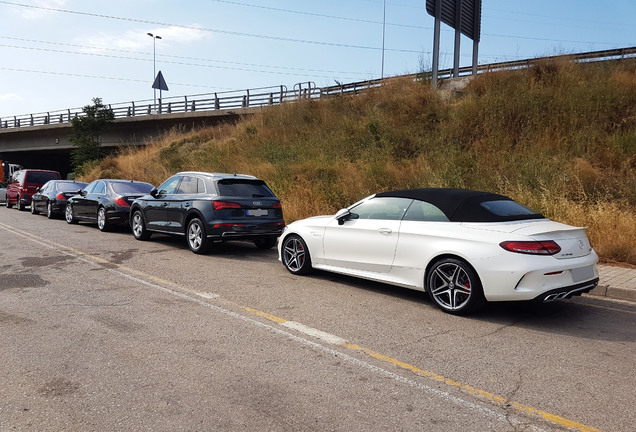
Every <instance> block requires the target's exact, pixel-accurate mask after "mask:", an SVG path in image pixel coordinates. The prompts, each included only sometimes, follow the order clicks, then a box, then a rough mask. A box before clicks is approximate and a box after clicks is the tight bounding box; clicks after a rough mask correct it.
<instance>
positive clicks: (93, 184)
mask: <svg viewBox="0 0 636 432" xmlns="http://www.w3.org/2000/svg"><path fill="white" fill-rule="evenodd" d="M96 184H97V182H96V181H94V182H91V183H89V184H88V186H86V188H85V189H84V192H86V193H87V194H89V193H92V192H93V189H95V185H96Z"/></svg>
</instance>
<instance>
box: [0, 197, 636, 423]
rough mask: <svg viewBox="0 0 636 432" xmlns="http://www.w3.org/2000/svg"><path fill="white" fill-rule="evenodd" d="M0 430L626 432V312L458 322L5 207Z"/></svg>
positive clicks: (579, 305)
mask: <svg viewBox="0 0 636 432" xmlns="http://www.w3.org/2000/svg"><path fill="white" fill-rule="evenodd" d="M0 259H1V263H2V266H1V267H0V329H1V331H0V431H9V430H11V431H13V430H22V431H61V430H69V431H71V430H72V431H80V430H81V431H133V430H135V431H137V430H139V431H142V430H143V431H150V430H152V431H180V430H183V431H208V430H209V431H214V430H218V431H237V430H240V431H243V430H265V431H375V430H383V431H386V430H391V431H393V430H400V431H415V430H417V431H456V430H470V431H521V430H522V431H534V430H536V431H541V430H543V431H551V430H572V429H568V428H573V430H581V431H590V430H606V431H626V432H627V431H633V430H635V429H636V411H635V410H634V409H633V405H634V401H636V374H635V373H634V359H635V358H636V305H634V304H629V303H619V302H611V301H607V300H597V299H592V298H577V299H574V300H571V301H565V302H561V303H554V304H550V305H545V306H542V307H537V306H530V305H526V304H516V303H505V304H493V305H488V306H487V307H486V308H485V309H484V310H483V311H481V312H480V313H478V314H476V315H473V316H470V317H455V316H451V315H447V314H444V313H443V312H441V311H439V310H438V309H436V308H435V307H434V306H433V305H432V304H431V302H430V301H429V300H428V298H427V297H426V295H425V294H423V293H419V292H415V291H410V290H405V289H400V288H395V287H391V286H387V285H382V284H376V283H371V282H367V281H361V280H356V279H352V278H348V277H342V276H338V275H332V274H327V273H318V274H315V275H312V276H310V277H298V276H293V275H291V274H289V273H288V272H287V271H286V270H285V269H284V268H283V266H282V265H281V264H280V263H279V262H278V261H277V260H276V253H275V251H274V250H273V249H272V250H269V251H261V250H258V249H256V248H255V247H254V246H253V245H251V244H250V243H241V242H236V243H228V244H226V245H223V246H222V247H221V248H219V249H218V250H217V251H215V252H212V253H210V254H208V255H205V256H198V255H195V254H193V253H191V252H190V251H189V249H187V247H186V246H185V242H184V241H183V240H182V239H177V238H171V237H167V236H159V235H153V237H152V239H151V240H150V241H148V242H140V241H136V240H135V239H134V238H133V236H132V235H131V234H130V233H129V232H128V231H127V230H126V229H121V230H117V231H116V232H112V233H101V232H100V231H99V230H98V229H97V228H96V226H93V225H87V224H79V225H72V226H71V225H67V224H66V222H64V221H63V220H53V221H51V220H48V219H47V218H46V217H43V216H33V215H31V214H30V213H28V212H18V211H17V210H15V209H6V208H5V207H4V206H0Z"/></svg>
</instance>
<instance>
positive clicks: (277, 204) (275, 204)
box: [272, 201, 283, 209]
mask: <svg viewBox="0 0 636 432" xmlns="http://www.w3.org/2000/svg"><path fill="white" fill-rule="evenodd" d="M272 208H273V209H282V208H283V206H282V205H281V204H280V201H277V202H275V203H274V205H273V206H272Z"/></svg>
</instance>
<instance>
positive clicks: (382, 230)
mask: <svg viewBox="0 0 636 432" xmlns="http://www.w3.org/2000/svg"><path fill="white" fill-rule="evenodd" d="M378 232H379V233H380V234H384V235H389V234H391V233H392V232H393V230H392V229H391V228H378Z"/></svg>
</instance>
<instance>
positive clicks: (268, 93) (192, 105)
mask: <svg viewBox="0 0 636 432" xmlns="http://www.w3.org/2000/svg"><path fill="white" fill-rule="evenodd" d="M634 56H636V47H629V48H618V49H611V50H603V51H590V52H584V53H578V54H571V55H559V56H549V57H538V58H533V59H526V60H515V61H508V62H499V63H490V64H483V65H479V66H477V72H478V73H483V72H495V71H501V70H510V69H520V68H527V67H530V66H532V65H533V64H536V63H539V62H542V61H550V60H555V59H557V58H567V59H571V60H573V61H576V62H582V61H603V60H614V59H620V58H627V57H634ZM452 72H453V71H452V69H445V70H441V71H439V72H438V77H439V78H442V79H443V78H450V77H451V76H452ZM459 74H460V76H465V75H469V74H472V67H471V66H467V67H462V68H459ZM429 76H430V72H429V73H417V74H411V75H404V76H403V77H406V78H411V79H426V78H428V77H429ZM382 82H383V80H382V79H379V78H378V79H372V80H367V81H359V82H354V83H347V84H338V85H334V86H327V87H316V85H315V84H314V83H313V82H305V83H298V84H296V85H295V86H294V88H293V89H288V88H287V87H286V86H284V85H281V86H275V87H261V88H256V89H248V90H238V91H228V92H216V93H206V94H199V95H191V96H174V97H168V98H163V99H161V98H160V99H158V103H157V104H156V105H155V104H154V102H153V100H142V101H137V102H134V101H133V102H122V103H117V104H111V105H109V107H110V108H111V109H112V110H113V113H114V114H115V118H124V117H137V116H143V115H161V114H173V113H180V112H183V113H185V112H195V111H210V110H227V109H239V108H247V107H259V106H266V105H277V104H281V103H283V102H286V101H292V100H297V99H300V98H320V97H323V96H325V97H326V96H335V95H339V94H355V93H357V92H359V91H363V90H367V89H370V88H374V87H379V86H380V85H382ZM84 115H85V113H84V111H83V108H74V109H65V110H58V111H48V112H45V113H37V114H26V115H19V116H12V117H8V118H7V117H5V118H0V129H8V128H23V127H32V126H43V125H49V124H63V123H70V122H71V121H72V119H73V118H75V117H82V116H84Z"/></svg>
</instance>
